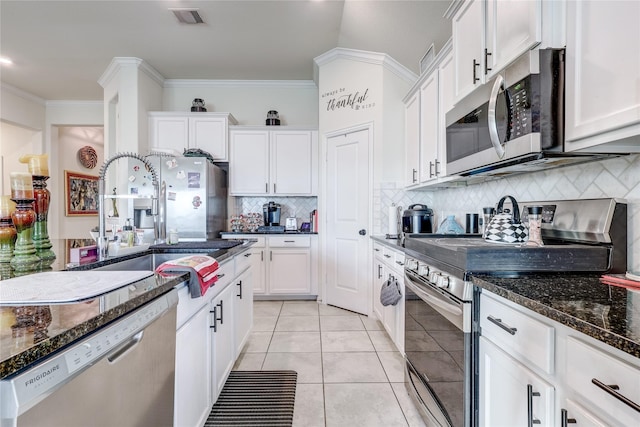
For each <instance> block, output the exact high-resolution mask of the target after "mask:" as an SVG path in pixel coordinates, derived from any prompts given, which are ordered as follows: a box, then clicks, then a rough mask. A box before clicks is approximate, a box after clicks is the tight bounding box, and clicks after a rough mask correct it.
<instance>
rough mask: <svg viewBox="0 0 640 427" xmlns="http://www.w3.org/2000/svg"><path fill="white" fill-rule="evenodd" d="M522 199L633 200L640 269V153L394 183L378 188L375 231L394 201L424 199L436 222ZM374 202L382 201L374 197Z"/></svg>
mask: <svg viewBox="0 0 640 427" xmlns="http://www.w3.org/2000/svg"><path fill="white" fill-rule="evenodd" d="M507 194H509V195H511V196H513V197H515V198H516V200H518V201H530V200H539V201H544V200H566V199H591V198H606V197H616V198H621V199H625V200H626V201H627V205H628V209H627V210H628V224H627V226H628V262H627V265H628V268H629V269H630V270H633V271H640V155H632V156H623V157H618V158H614V159H608V160H601V161H598V162H591V163H586V164H583V165H576V166H568V167H564V168H558V169H551V170H548V171H541V172H534V173H528V174H522V175H516V176H513V177H509V178H503V179H499V180H495V181H489V182H485V183H482V184H475V185H470V186H468V187H459V188H452V189H444V190H422V191H406V190H403V189H400V188H396V187H395V185H393V184H386V183H383V184H380V185H379V187H377V188H375V189H374V194H373V197H374V201H375V200H376V199H377V200H378V201H379V205H380V209H378V210H377V212H374V215H373V232H374V234H385V233H387V231H388V210H389V209H388V207H389V206H391V204H392V203H395V204H396V205H398V204H400V205H402V206H403V207H406V206H408V205H409V204H411V203H423V204H426V205H428V206H429V207H430V208H432V209H433V210H434V213H435V216H436V218H435V225H436V228H437V225H439V224H440V222H441V221H442V219H443V218H444V217H446V216H447V215H455V216H456V219H457V220H458V222H459V223H460V224H461V225H462V226H464V218H465V213H468V212H481V210H482V207H484V206H495V204H496V203H497V202H498V200H500V198H501V197H503V196H505V195H507ZM374 205H376V204H375V203H374Z"/></svg>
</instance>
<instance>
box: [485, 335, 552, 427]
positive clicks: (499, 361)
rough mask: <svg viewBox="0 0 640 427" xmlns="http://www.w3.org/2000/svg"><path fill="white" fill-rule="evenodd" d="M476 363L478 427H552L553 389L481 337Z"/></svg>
mask: <svg viewBox="0 0 640 427" xmlns="http://www.w3.org/2000/svg"><path fill="white" fill-rule="evenodd" d="M479 363H480V367H479V369H480V372H479V376H480V381H479V382H480V384H479V395H480V396H479V399H480V408H479V416H480V423H479V425H480V427H483V426H486V427H501V426H503V427H518V426H527V425H529V426H530V425H532V424H536V425H539V426H554V425H555V422H554V419H553V414H554V407H553V404H554V398H555V397H554V394H555V393H554V388H553V386H551V385H550V384H548V383H546V382H545V381H544V380H542V379H541V378H540V377H538V376H537V375H535V374H534V373H533V372H531V371H529V370H528V369H527V368H525V367H524V365H522V364H520V363H519V362H517V361H516V360H515V359H512V358H511V357H510V356H508V355H507V354H506V353H504V352H503V351H502V350H500V349H499V348H498V347H497V346H495V345H494V344H493V343H492V342H491V341H489V340H487V339H486V338H484V337H480V349H479ZM529 418H531V419H529ZM536 420H537V421H539V423H538V422H536Z"/></svg>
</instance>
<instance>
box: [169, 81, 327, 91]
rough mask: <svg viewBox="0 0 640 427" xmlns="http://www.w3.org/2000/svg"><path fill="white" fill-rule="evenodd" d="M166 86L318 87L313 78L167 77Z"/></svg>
mask: <svg viewBox="0 0 640 427" xmlns="http://www.w3.org/2000/svg"><path fill="white" fill-rule="evenodd" d="M163 86H164V87H165V88H185V87H199V88H202V87H273V88H278V89H317V86H316V84H315V82H314V81H312V80H207V79H167V80H165V81H164V85H163Z"/></svg>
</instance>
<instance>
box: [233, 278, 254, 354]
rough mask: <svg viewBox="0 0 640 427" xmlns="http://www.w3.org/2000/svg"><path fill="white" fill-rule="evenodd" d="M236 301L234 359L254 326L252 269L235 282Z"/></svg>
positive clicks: (234, 308)
mask: <svg viewBox="0 0 640 427" xmlns="http://www.w3.org/2000/svg"><path fill="white" fill-rule="evenodd" d="M234 286H235V288H236V290H235V301H234V307H233V317H234V322H233V328H234V331H235V345H236V353H235V356H234V359H235V358H237V357H238V355H239V354H240V352H241V351H242V347H243V346H244V344H245V343H246V341H247V338H248V337H249V332H251V325H252V324H253V271H252V270H251V268H249V269H248V270H246V271H245V272H244V273H242V274H241V275H240V276H238V278H237V279H236V280H235V281H234Z"/></svg>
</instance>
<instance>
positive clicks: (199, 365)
mask: <svg viewBox="0 0 640 427" xmlns="http://www.w3.org/2000/svg"><path fill="white" fill-rule="evenodd" d="M188 297H189V296H188V295H187V298H188ZM210 337H211V333H210V332H209V306H208V305H204V306H203V307H202V308H201V309H200V311H198V312H197V313H196V314H195V315H194V316H193V317H192V318H191V319H189V320H188V321H187V322H186V323H185V324H184V325H182V326H181V327H180V328H179V329H178V331H177V332H176V372H175V406H174V426H176V427H177V426H180V427H182V426H185V427H186V426H200V425H203V424H204V422H205V420H206V419H207V417H208V416H209V411H210V410H211V390H210V387H211V386H210V382H211V381H210V378H211V365H210V362H209V361H210V360H211V357H210V353H211V346H210V345H211V344H210V343H211V339H210Z"/></svg>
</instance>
